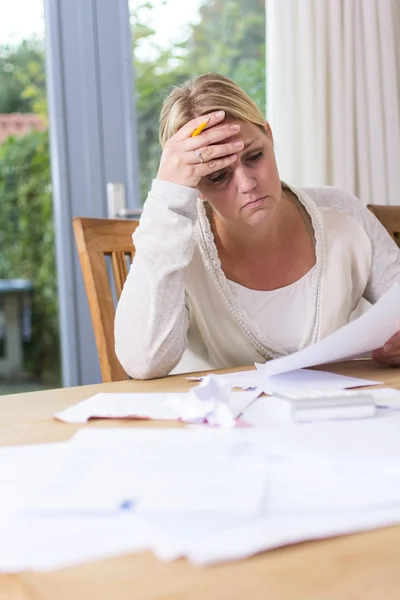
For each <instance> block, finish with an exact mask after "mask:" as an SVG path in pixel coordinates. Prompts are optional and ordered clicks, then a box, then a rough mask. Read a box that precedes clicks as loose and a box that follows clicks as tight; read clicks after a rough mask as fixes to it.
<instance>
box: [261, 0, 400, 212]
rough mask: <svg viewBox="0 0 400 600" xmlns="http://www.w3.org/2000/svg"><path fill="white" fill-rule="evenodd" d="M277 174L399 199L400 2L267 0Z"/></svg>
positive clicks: (383, 200) (373, 198)
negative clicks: (278, 170) (278, 169)
mask: <svg viewBox="0 0 400 600" xmlns="http://www.w3.org/2000/svg"><path fill="white" fill-rule="evenodd" d="M266 9H267V119H268V120H269V122H270V124H271V127H272V131H273V134H274V139H275V145H276V150H277V156H278V164H279V167H280V173H281V178H282V179H283V180H285V181H287V182H288V183H292V184H294V185H336V186H339V187H341V188H343V189H345V190H348V191H349V192H352V193H354V194H356V195H357V196H358V197H359V198H360V199H361V200H362V202H363V203H365V204H369V203H373V204H393V205H397V204H398V205H400V0H266Z"/></svg>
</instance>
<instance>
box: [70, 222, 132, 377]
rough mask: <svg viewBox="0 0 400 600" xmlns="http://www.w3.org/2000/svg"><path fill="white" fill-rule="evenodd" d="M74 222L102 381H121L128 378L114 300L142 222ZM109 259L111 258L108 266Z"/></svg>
mask: <svg viewBox="0 0 400 600" xmlns="http://www.w3.org/2000/svg"><path fill="white" fill-rule="evenodd" d="M72 222H73V226H74V233H75V240H76V245H77V248H78V254H79V260H80V263H81V267H82V273H83V279H84V282H85V287H86V293H87V297H88V301H89V308H90V314H91V317H92V324H93V329H94V335H95V338H96V345H97V352H98V355H99V361H100V368H101V375H102V378H103V382H107V381H121V380H123V379H127V375H126V373H125V371H124V369H123V368H122V367H121V365H120V363H119V362H118V359H117V357H116V355H115V351H114V315H115V300H118V299H119V297H120V295H121V292H122V287H123V285H124V282H125V279H126V277H127V275H128V267H129V265H130V263H131V262H132V260H133V257H134V255H135V249H134V246H133V242H132V233H133V232H134V231H135V229H136V227H137V226H138V224H139V221H130V220H116V219H86V218H81V217H75V218H74V219H73V221H72ZM106 257H110V258H109V259H108V261H109V265H107V258H106ZM111 272H112V275H113V279H114V282H113V283H114V290H115V293H114V294H113V292H112V287H111V282H110V277H109V273H111Z"/></svg>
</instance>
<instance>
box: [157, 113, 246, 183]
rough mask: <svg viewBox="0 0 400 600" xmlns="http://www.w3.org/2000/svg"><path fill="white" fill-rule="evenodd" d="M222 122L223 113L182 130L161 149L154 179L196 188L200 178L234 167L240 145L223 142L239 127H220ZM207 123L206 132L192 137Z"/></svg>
mask: <svg viewBox="0 0 400 600" xmlns="http://www.w3.org/2000/svg"><path fill="white" fill-rule="evenodd" d="M224 118H225V113H224V112H223V111H219V112H216V113H211V114H208V115H203V116H201V117H198V118H196V119H192V120H191V121H189V122H188V123H186V125H184V126H183V127H181V129H179V131H177V132H176V133H175V135H173V136H172V137H171V138H170V139H169V140H168V142H167V143H166V144H165V146H164V150H163V153H162V156H161V161H160V167H159V170H158V174H157V179H162V180H163V181H169V182H170V183H177V184H179V185H185V186H188V187H192V188H196V187H197V185H198V183H199V181H200V179H201V178H202V177H206V176H207V175H210V174H211V173H213V172H215V171H219V170H220V169H225V168H226V167H228V166H229V165H231V164H232V163H234V162H235V160H236V159H237V155H236V152H239V151H240V150H242V149H243V142H240V141H235V142H232V141H231V142H229V141H226V140H228V139H229V138H230V137H232V136H234V135H237V134H238V133H239V131H240V125H239V124H237V123H223V120H224ZM208 119H209V122H208V125H207V127H206V129H204V130H203V131H202V133H200V135H197V136H195V137H192V133H193V131H194V130H195V129H196V128H197V127H198V126H199V125H201V123H203V122H204V121H207V120H208Z"/></svg>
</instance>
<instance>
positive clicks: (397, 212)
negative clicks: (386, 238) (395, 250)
mask: <svg viewBox="0 0 400 600" xmlns="http://www.w3.org/2000/svg"><path fill="white" fill-rule="evenodd" d="M368 208H369V210H370V211H371V212H372V213H373V214H374V215H375V217H376V218H377V219H378V221H380V222H381V223H382V225H383V226H384V228H385V229H386V230H387V232H388V233H389V234H390V235H391V237H392V238H393V239H394V241H395V242H396V244H397V245H398V246H399V248H400V206H380V205H379V204H369V205H368Z"/></svg>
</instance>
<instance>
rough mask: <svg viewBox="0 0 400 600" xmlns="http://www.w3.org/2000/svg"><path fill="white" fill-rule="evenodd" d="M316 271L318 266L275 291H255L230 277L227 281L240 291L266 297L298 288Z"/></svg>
mask: <svg viewBox="0 0 400 600" xmlns="http://www.w3.org/2000/svg"><path fill="white" fill-rule="evenodd" d="M315 270H316V265H313V266H312V267H311V269H309V270H308V271H307V273H304V275H302V276H301V277H300V278H299V279H296V281H292V283H288V284H287V285H283V286H282V287H279V288H274V289H273V290H255V289H253V288H249V287H247V286H246V285H242V284H241V283H237V282H236V281H232V279H228V277H227V278H226V280H227V282H228V283H232V284H233V285H234V286H237V287H238V288H240V289H243V290H246V292H255V293H257V294H265V295H267V294H271V295H272V294H274V293H278V292H282V291H287V290H289V289H291V288H295V287H297V286H298V285H300V284H301V283H302V282H303V281H305V280H306V279H309V278H311V277H312V275H313V273H314V271H315Z"/></svg>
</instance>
